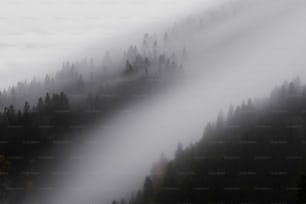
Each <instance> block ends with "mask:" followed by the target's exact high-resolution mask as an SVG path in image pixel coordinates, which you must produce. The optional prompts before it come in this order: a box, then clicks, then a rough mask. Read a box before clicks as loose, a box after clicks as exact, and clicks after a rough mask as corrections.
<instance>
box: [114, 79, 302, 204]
mask: <svg viewBox="0 0 306 204" xmlns="http://www.w3.org/2000/svg"><path fill="white" fill-rule="evenodd" d="M305 110H306V86H302V85H301V83H300V81H299V79H298V78H297V79H295V80H293V81H291V82H285V83H284V84H283V85H282V86H280V87H277V88H275V90H274V91H273V92H272V94H271V97H270V98H269V99H265V100H257V101H252V100H248V101H247V102H246V103H243V104H242V105H240V106H237V107H236V108H234V107H233V106H231V107H230V109H229V111H228V114H227V115H226V116H224V115H222V114H220V115H219V116H218V118H217V121H216V122H214V123H209V124H208V125H207V126H206V129H205V132H204V134H203V137H202V139H201V140H200V141H199V142H197V143H196V144H192V145H190V146H188V147H186V148H183V146H182V144H179V145H178V148H177V151H176V153H175V158H174V159H172V160H167V159H166V158H164V157H162V158H161V160H160V161H159V162H157V164H155V165H154V166H153V168H152V172H151V174H150V175H149V176H147V177H146V178H145V181H144V184H143V187H142V189H141V190H139V191H138V192H136V193H133V194H132V196H131V197H130V198H129V199H126V200H121V201H116V200H114V201H113V202H112V203H115V204H116V203H118V204H119V203H129V204H140V203H141V204H143V203H304V202H305V201H306V200H305V197H306V196H305V195H306V193H305V192H306V190H305V189H306V185H305V182H306V179H305V171H306V162H305V153H306V148H305V139H306V137H305V131H306V115H305Z"/></svg>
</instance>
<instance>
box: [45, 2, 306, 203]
mask: <svg viewBox="0 0 306 204" xmlns="http://www.w3.org/2000/svg"><path fill="white" fill-rule="evenodd" d="M257 4H258V5H257ZM245 9H246V12H242V13H241V14H240V15H237V16H235V17H234V18H233V19H230V20H228V21H225V22H223V23H220V24H219V25H217V26H215V27H213V28H211V29H208V30H205V33H204V32H203V35H200V36H198V38H197V39H196V40H195V41H196V42H191V44H192V43H194V45H193V46H194V47H193V48H192V50H193V51H194V53H193V55H192V57H193V58H192V60H189V63H188V64H187V65H186V66H185V67H186V69H185V72H186V75H187V77H186V78H185V79H184V80H182V81H181V82H178V83H176V85H175V86H173V87H171V88H169V89H166V90H165V91H159V92H158V93H156V94H155V95H154V96H150V97H148V98H144V99H142V100H141V101H140V102H138V103H136V104H133V105H130V106H128V107H125V108H124V110H122V111H120V112H118V113H117V114H115V115H114V116H113V117H112V118H111V119H110V120H108V121H106V122H105V121H103V123H101V124H99V125H98V127H96V129H95V130H93V131H91V132H90V133H88V134H87V135H86V137H87V138H88V141H91V142H88V143H84V145H82V146H81V147H80V148H73V147H72V150H71V152H70V153H68V154H67V155H65V159H64V160H66V161H67V163H66V165H65V164H64V165H60V167H59V168H60V169H61V170H63V171H68V172H70V173H71V175H70V176H69V179H67V180H66V179H63V180H62V181H61V182H60V186H61V187H60V188H59V190H58V191H55V192H54V193H51V194H50V195H48V196H47V197H46V198H44V199H46V200H52V201H55V202H59V203H88V202H95V201H99V200H101V199H102V200H104V201H105V202H110V201H111V200H112V199H114V198H118V197H120V196H122V195H124V196H129V194H130V193H131V192H132V191H136V190H137V189H139V188H140V186H141V185H142V181H143V178H144V177H145V175H147V174H149V172H150V169H151V167H152V163H153V162H154V161H157V160H158V158H159V156H160V154H161V153H165V154H166V155H167V156H168V157H170V158H171V157H172V156H173V153H174V151H175V148H176V146H177V143H178V142H183V144H185V145H188V144H190V143H192V142H196V141H198V140H199V139H200V138H201V136H202V134H203V130H204V127H205V124H206V123H207V122H209V121H211V120H212V119H213V118H216V116H217V114H218V113H219V111H220V110H227V108H228V106H229V105H230V104H240V103H241V102H242V101H243V100H245V99H247V98H248V97H252V98H253V97H255V98H257V97H264V96H267V95H268V94H269V93H270V91H271V89H272V87H274V86H275V85H276V84H278V83H280V82H282V81H285V80H287V79H291V78H293V77H295V76H301V78H302V79H304V76H305V63H306V62H305V58H304V56H303V53H304V50H305V49H306V42H305V39H304V36H305V34H306V29H305V26H304V22H305V20H306V15H305V3H304V2H302V1H294V3H292V2H291V1H290V2H289V1H277V2H276V1H265V2H262V1H258V2H257V3H255V6H254V7H252V8H245ZM196 44H197V45H201V46H195V45H196ZM101 135H103V139H99V138H101ZM105 138H107V139H105ZM76 155H77V156H80V158H81V159H80V162H75V163H73V164H72V165H71V166H70V164H71V163H72V162H71V161H70V160H71V158H73V157H74V156H76Z"/></svg>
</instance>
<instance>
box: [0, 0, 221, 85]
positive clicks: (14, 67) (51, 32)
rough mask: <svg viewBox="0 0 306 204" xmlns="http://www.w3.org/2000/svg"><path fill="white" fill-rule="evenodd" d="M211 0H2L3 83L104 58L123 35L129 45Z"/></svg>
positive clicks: (0, 49)
mask: <svg viewBox="0 0 306 204" xmlns="http://www.w3.org/2000/svg"><path fill="white" fill-rule="evenodd" d="M213 2H214V1H212V0H201V1H198V0H181V1H172V0H166V1H165V0H162V1H161V0H154V1H153V0H146V1H135V0H125V1H120V0H113V1H109V0H78V1H74V0H64V1H63V0H52V1H49V0H30V1H27V2H25V1H21V0H14V1H12V0H2V1H1V2H0V13H1V14H0V27H1V30H0V87H1V88H5V87H8V86H11V85H12V84H14V83H17V81H23V80H24V79H28V80H29V79H31V78H32V77H34V76H36V77H41V76H43V75H44V74H46V73H48V72H55V71H56V70H58V69H60V68H61V65H62V62H63V61H67V60H69V61H74V60H76V59H78V60H79V59H80V58H82V59H83V58H90V57H94V58H95V59H96V60H100V59H102V57H103V56H104V53H105V51H106V50H107V49H111V47H114V46H115V44H120V45H122V43H123V42H122V41H123V40H122V39H124V41H125V43H126V44H129V43H130V42H129V40H128V38H129V39H131V40H132V39H135V38H137V37H139V36H141V35H142V34H143V32H145V31H146V30H150V29H154V28H155V27H156V26H157V25H158V26H159V27H162V26H163V25H164V26H165V25H169V24H170V23H173V22H174V21H175V20H176V19H177V17H178V16H180V15H182V14H183V15H185V14H186V15H187V14H189V13H190V12H191V11H192V10H194V9H195V8H197V7H198V5H201V6H202V5H204V6H210V5H212V4H216V3H213ZM157 11H158V12H157ZM119 42H120V43H119ZM131 42H133V41H131ZM121 48H122V47H121Z"/></svg>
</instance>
